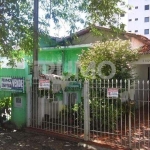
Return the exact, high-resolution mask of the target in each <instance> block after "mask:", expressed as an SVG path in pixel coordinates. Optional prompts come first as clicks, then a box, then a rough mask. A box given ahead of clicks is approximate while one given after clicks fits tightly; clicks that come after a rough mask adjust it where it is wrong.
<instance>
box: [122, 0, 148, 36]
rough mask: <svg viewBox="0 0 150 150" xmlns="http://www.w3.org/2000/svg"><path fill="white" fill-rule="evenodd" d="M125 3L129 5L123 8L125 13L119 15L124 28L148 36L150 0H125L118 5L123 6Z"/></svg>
mask: <svg viewBox="0 0 150 150" xmlns="http://www.w3.org/2000/svg"><path fill="white" fill-rule="evenodd" d="M125 3H127V4H128V5H130V6H131V7H129V8H128V9H127V8H126V9H125V11H126V12H127V13H126V14H121V15H120V22H123V23H124V24H125V25H126V27H125V30H126V31H127V32H132V33H136V34H141V35H144V36H146V37H147V38H150V0H125V2H123V3H121V4H120V7H122V8H123V7H124V6H125Z"/></svg>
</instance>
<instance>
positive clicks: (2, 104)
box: [0, 97, 11, 116]
mask: <svg viewBox="0 0 150 150" xmlns="http://www.w3.org/2000/svg"><path fill="white" fill-rule="evenodd" d="M10 107H11V97H4V98H3V99H0V116H1V115H2V114H5V111H6V113H8V114H9V115H10Z"/></svg>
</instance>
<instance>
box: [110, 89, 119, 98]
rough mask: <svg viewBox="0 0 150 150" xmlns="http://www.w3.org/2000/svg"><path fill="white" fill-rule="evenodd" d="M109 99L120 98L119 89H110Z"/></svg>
mask: <svg viewBox="0 0 150 150" xmlns="http://www.w3.org/2000/svg"><path fill="white" fill-rule="evenodd" d="M107 97H112V98H113V97H114V98H118V89H117V88H108V89H107Z"/></svg>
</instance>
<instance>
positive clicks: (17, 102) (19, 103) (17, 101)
mask: <svg viewBox="0 0 150 150" xmlns="http://www.w3.org/2000/svg"><path fill="white" fill-rule="evenodd" d="M14 100H15V101H14V106H15V107H19V108H21V107H22V98H21V97H15V98H14Z"/></svg>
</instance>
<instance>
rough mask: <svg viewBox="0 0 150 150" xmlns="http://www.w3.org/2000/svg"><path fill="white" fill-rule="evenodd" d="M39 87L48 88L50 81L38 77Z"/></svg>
mask: <svg viewBox="0 0 150 150" xmlns="http://www.w3.org/2000/svg"><path fill="white" fill-rule="evenodd" d="M39 89H50V81H49V80H45V79H40V80H39Z"/></svg>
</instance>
